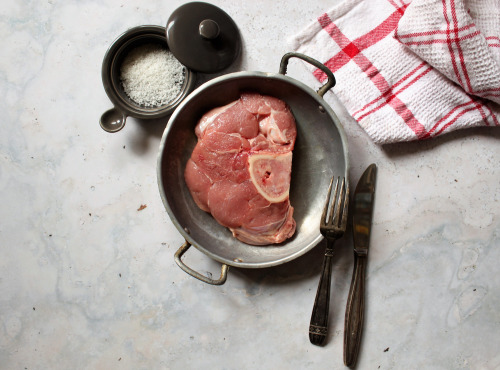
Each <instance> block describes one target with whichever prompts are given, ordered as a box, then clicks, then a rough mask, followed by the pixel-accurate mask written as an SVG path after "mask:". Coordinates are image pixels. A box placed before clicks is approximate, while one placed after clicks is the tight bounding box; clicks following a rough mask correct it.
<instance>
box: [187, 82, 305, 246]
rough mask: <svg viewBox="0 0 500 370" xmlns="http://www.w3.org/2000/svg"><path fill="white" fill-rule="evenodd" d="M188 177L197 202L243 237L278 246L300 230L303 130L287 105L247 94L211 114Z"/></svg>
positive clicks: (202, 125) (200, 131)
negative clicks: (292, 194) (298, 165)
mask: <svg viewBox="0 0 500 370" xmlns="http://www.w3.org/2000/svg"><path fill="white" fill-rule="evenodd" d="M195 134H196V136H197V138H198V142H197V144H196V146H195V148H194V150H193V153H192V155H191V158H190V159H189V160H188V162H187V164H186V168H185V172H184V178H185V180H186V184H187V186H188V188H189V191H190V193H191V195H192V197H193V199H194V201H195V203H196V204H197V205H198V207H200V208H201V209H202V210H204V211H206V212H209V213H211V214H212V216H213V217H214V218H215V219H216V220H217V221H218V222H219V223H220V224H221V225H223V226H225V227H227V228H229V229H230V230H231V231H232V233H233V236H234V237H236V238H237V239H239V240H241V241H243V242H245V243H247V244H253V245H267V244H277V243H281V242H283V241H285V240H286V239H288V238H290V237H291V236H292V235H293V234H294V233H295V228H296V224H295V220H294V219H293V207H292V206H291V204H290V199H289V196H288V194H289V188H290V178H291V169H292V150H293V148H294V145H295V139H296V136H297V129H296V124H295V119H294V117H293V114H292V113H291V111H290V109H289V108H288V106H287V105H286V103H285V102H284V101H282V100H280V99H278V98H275V97H272V96H267V95H261V94H258V93H253V92H247V93H243V94H241V97H240V98H239V99H238V100H236V101H234V102H231V103H229V104H227V105H225V106H223V107H218V108H215V109H212V110H210V111H209V112H207V113H206V114H205V115H203V117H202V118H201V119H200V121H199V122H198V124H197V126H196V128H195Z"/></svg>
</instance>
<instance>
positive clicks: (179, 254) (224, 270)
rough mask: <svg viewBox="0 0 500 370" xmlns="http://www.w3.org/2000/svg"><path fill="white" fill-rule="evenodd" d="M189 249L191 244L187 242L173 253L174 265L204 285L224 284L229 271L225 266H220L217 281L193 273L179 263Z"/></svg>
mask: <svg viewBox="0 0 500 370" xmlns="http://www.w3.org/2000/svg"><path fill="white" fill-rule="evenodd" d="M190 247H191V243H189V242H188V241H187V240H186V242H185V243H184V244H182V245H181V247H180V248H179V250H178V251H177V252H175V255H174V260H175V263H177V265H178V266H179V267H180V268H181V269H182V270H183V271H184V272H185V273H187V274H189V275H191V276H192V277H194V278H196V279H198V280H201V281H203V282H204V283H207V284H211V285H222V284H224V283H225V282H226V279H227V271H228V270H229V266H228V265H226V264H222V268H221V272H220V277H219V279H218V280H215V279H211V278H209V277H206V276H203V275H202V274H200V273H199V272H196V271H194V270H193V269H192V268H190V267H188V266H186V265H185V264H184V262H182V261H181V257H182V256H183V255H184V253H186V252H187V250H188V249H189V248H190Z"/></svg>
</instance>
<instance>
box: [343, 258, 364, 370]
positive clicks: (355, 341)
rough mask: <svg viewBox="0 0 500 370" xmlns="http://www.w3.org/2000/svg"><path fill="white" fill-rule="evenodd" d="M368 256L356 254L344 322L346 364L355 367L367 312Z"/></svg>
mask: <svg viewBox="0 0 500 370" xmlns="http://www.w3.org/2000/svg"><path fill="white" fill-rule="evenodd" d="M366 261H367V258H366V256H363V255H358V254H356V253H355V254H354V269H353V272H352V281H351V287H350V289H349V296H348V298H347V307H346V312H345V322H344V326H345V327H344V364H345V365H346V366H349V367H353V366H354V365H355V364H356V360H357V358H358V353H359V347H360V344H361V334H362V331H363V318H364V311H365V273H366Z"/></svg>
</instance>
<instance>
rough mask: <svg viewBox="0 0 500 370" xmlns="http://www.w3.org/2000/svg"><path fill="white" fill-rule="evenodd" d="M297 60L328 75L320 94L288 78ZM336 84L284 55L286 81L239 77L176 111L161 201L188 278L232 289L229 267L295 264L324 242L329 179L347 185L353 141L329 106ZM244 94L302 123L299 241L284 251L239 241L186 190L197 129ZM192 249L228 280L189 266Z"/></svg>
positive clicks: (296, 190)
mask: <svg viewBox="0 0 500 370" xmlns="http://www.w3.org/2000/svg"><path fill="white" fill-rule="evenodd" d="M291 57H296V58H300V59H303V60H305V61H307V62H309V63H311V64H313V65H315V66H316V67H318V68H321V69H322V70H323V71H324V72H325V73H326V74H327V75H328V82H327V83H326V84H325V85H323V86H322V87H321V88H320V89H319V90H318V92H315V91H314V90H312V89H311V88H310V87H308V86H306V85H304V84H303V83H301V82H299V81H297V80H295V79H293V78H291V77H289V76H286V69H287V65H288V61H289V59H290V58H291ZM334 84H335V78H334V76H333V74H332V73H331V71H330V70H328V68H327V67H325V66H324V65H323V64H321V63H319V62H318V61H316V60H314V59H312V58H310V57H308V56H305V55H303V54H298V53H288V54H285V55H284V56H283V58H282V60H281V65H280V70H279V73H277V74H275V73H264V72H236V73H231V74H227V75H224V76H221V77H217V78H214V79H213V80H210V81H209V82H206V83H205V84H203V85H202V86H200V87H199V88H197V89H196V90H195V91H193V92H192V93H191V94H190V95H189V96H188V97H187V98H186V99H185V100H184V101H183V102H182V103H181V104H180V105H179V107H178V108H177V109H176V110H175V111H174V113H173V114H172V116H171V118H170V120H169V122H168V124H167V127H166V129H165V131H164V133H163V137H162V139H161V144H160V150H159V155H158V164H157V175H158V186H159V190H160V194H161V198H162V200H163V203H164V205H165V208H166V210H167V212H168V215H169V216H170V218H171V220H172V222H173V223H174V224H175V226H176V227H177V229H178V230H179V232H180V233H181V234H182V236H183V237H184V238H185V240H186V242H185V243H184V244H183V245H182V246H181V248H180V249H179V250H178V251H177V253H176V254H175V261H176V262H177V264H178V265H179V267H181V268H182V269H183V270H184V271H186V272H187V273H188V274H190V275H192V276H194V277H196V278H197V279H200V280H202V281H204V282H206V283H209V284H215V285H220V284H223V283H224V282H225V281H226V277H227V271H228V267H229V266H235V267H241V268H264V267H271V266H276V265H280V264H283V263H285V262H288V261H291V260H293V259H295V258H297V257H299V256H301V255H303V254H304V253H306V252H308V251H309V250H311V249H312V248H313V247H314V246H316V244H317V243H318V242H319V241H321V240H322V236H321V234H320V232H319V222H320V217H321V211H322V208H323V203H324V200H325V197H326V192H327V188H328V184H329V181H330V178H331V177H332V176H345V177H346V179H347V178H348V176H347V172H348V168H349V166H348V155H347V140H346V137H345V133H344V130H343V128H342V125H341V123H340V122H339V119H338V118H337V116H336V115H335V113H334V112H333V110H332V109H331V108H330V107H329V106H328V104H327V103H326V102H325V101H324V100H323V95H324V94H325V93H326V92H327V91H328V90H329V89H330V88H331V87H332V86H333V85H334ZM243 91H256V92H259V93H261V94H266V95H271V96H275V97H277V98H280V99H282V100H284V101H285V102H286V103H287V104H288V105H289V106H290V109H291V111H292V113H293V115H294V116H295V119H296V121H297V140H296V144H295V149H294V151H293V164H292V179H291V187H290V202H291V204H292V206H293V207H294V218H295V221H296V223H297V230H296V232H295V235H294V236H293V237H292V238H291V239H289V240H288V241H286V242H284V243H282V244H279V245H270V246H251V245H248V244H245V243H242V242H240V241H238V240H237V239H235V238H234V237H233V236H232V234H231V232H230V231H229V230H228V229H226V228H225V227H223V226H221V225H219V224H218V223H217V221H215V220H214V218H213V217H212V216H211V215H210V214H208V213H206V212H204V211H202V210H200V209H199V208H198V207H197V206H196V204H195V203H194V201H193V199H192V198H191V195H190V193H189V190H188V189H187V186H186V184H185V182H184V168H185V165H186V162H187V160H188V159H189V157H190V156H191V153H192V151H193V148H194V146H195V144H196V141H197V139H196V136H195V134H194V128H195V126H196V124H197V122H198V120H199V119H200V118H201V116H202V115H203V114H204V113H206V112H207V111H208V110H210V109H212V108H214V107H217V106H222V105H225V104H227V103H230V102H231V101H234V100H236V99H238V98H239V96H240V93H241V92H243ZM191 245H193V246H195V247H196V248H197V249H198V250H200V251H201V252H203V253H205V254H206V255H207V256H209V257H210V258H212V259H214V260H216V261H219V262H221V263H222V264H223V265H222V269H221V276H220V278H219V279H210V278H207V277H206V276H203V275H202V274H200V273H198V272H196V271H194V270H193V269H191V268H190V267H188V266H186V265H185V264H184V263H183V262H182V261H181V257H182V255H183V254H184V253H185V252H186V251H187V250H188V249H189V247H190V246H191Z"/></svg>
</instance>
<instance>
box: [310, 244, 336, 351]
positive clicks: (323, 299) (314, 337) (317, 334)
mask: <svg viewBox="0 0 500 370" xmlns="http://www.w3.org/2000/svg"><path fill="white" fill-rule="evenodd" d="M332 259H333V241H329V240H328V242H327V247H326V250H325V256H324V258H323V269H322V272H321V277H320V279H319V284H318V290H317V291H316V299H315V300H314V306H313V310H312V314H311V322H310V324H309V340H310V342H311V343H312V344H314V345H316V346H322V345H323V344H324V343H325V340H326V334H327V332H328V313H329V309H330V286H331V278H332Z"/></svg>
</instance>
